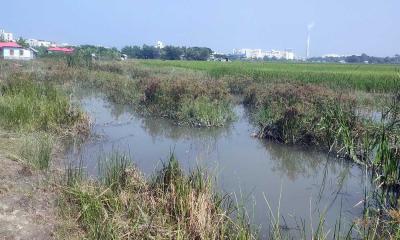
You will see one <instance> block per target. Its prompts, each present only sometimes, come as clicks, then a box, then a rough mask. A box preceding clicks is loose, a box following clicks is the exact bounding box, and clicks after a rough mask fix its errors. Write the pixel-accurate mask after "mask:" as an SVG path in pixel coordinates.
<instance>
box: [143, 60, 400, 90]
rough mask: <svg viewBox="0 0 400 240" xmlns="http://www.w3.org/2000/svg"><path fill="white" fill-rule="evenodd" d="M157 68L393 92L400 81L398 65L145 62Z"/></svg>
mask: <svg viewBox="0 0 400 240" xmlns="http://www.w3.org/2000/svg"><path fill="white" fill-rule="evenodd" d="M141 63H142V64H144V65H147V66H150V67H154V68H171V67H175V68H182V69H190V70H197V71H205V72H207V73H209V74H210V75H211V76H213V77H216V78H220V77H223V76H229V77H232V76H233V77H240V78H244V79H251V80H252V81H254V82H258V83H274V82H275V83H276V82H289V83H311V84H321V85H324V86H327V87H331V88H334V89H357V90H363V91H367V92H375V91H378V92H390V91H391V90H392V89H394V88H395V87H398V86H399V85H398V84H399V83H398V82H396V81H393V80H394V79H395V77H396V73H395V72H396V69H398V66H396V65H375V64H374V65H365V64H362V65H353V64H309V63H254V62H232V63H220V62H195V61H141Z"/></svg>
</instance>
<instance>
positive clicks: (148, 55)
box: [142, 44, 160, 59]
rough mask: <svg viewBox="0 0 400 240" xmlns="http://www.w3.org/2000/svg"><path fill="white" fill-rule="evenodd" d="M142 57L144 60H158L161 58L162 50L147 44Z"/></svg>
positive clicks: (143, 48)
mask: <svg viewBox="0 0 400 240" xmlns="http://www.w3.org/2000/svg"><path fill="white" fill-rule="evenodd" d="M142 56H143V58H144V59H157V58H159V57H160V49H158V48H156V47H153V46H148V45H146V44H145V45H143V47H142Z"/></svg>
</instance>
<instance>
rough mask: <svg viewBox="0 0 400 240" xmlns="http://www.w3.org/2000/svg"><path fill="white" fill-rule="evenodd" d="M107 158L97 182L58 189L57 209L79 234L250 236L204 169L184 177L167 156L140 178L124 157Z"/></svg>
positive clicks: (89, 236)
mask: <svg viewBox="0 0 400 240" xmlns="http://www.w3.org/2000/svg"><path fill="white" fill-rule="evenodd" d="M108 159H109V160H107V163H106V166H107V167H104V168H102V173H103V176H105V177H101V178H100V179H102V180H100V181H99V182H93V181H84V182H82V183H81V184H75V185H70V186H68V185H66V186H65V188H64V191H63V199H62V200H63V202H64V203H65V204H67V205H65V204H63V205H61V206H63V207H64V209H63V213H64V214H65V215H66V216H76V219H77V220H78V223H79V226H80V228H81V229H82V230H84V237H85V238H87V239H255V236H254V234H253V232H252V231H251V227H250V225H249V224H248V222H245V221H236V220H235V218H234V217H232V216H233V215H231V213H232V211H235V209H233V208H232V206H233V204H231V202H230V199H229V197H228V196H221V195H220V194H218V193H217V192H216V191H214V190H213V186H212V181H211V178H209V177H208V176H207V174H206V172H204V170H201V169H200V168H198V169H196V170H195V171H193V172H191V173H190V174H189V175H186V174H185V173H184V172H183V171H182V170H181V168H180V166H179V163H178V161H177V160H176V159H175V157H174V156H173V155H171V157H170V158H169V160H168V161H167V162H165V164H164V165H163V167H162V168H161V169H160V170H158V171H157V172H156V173H155V175H154V176H153V177H152V178H150V179H146V178H144V177H143V175H142V174H141V173H140V172H139V171H138V170H137V169H136V168H134V167H132V165H129V164H127V162H131V161H130V159H129V158H127V157H126V156H125V155H123V154H119V153H114V154H113V155H112V156H110V157H109V158H108ZM128 166H129V167H128ZM116 183H117V184H116ZM116 185H118V186H119V188H118V191H114V190H113V186H116ZM67 209H68V211H69V212H66V210H67ZM70 214H72V215H70Z"/></svg>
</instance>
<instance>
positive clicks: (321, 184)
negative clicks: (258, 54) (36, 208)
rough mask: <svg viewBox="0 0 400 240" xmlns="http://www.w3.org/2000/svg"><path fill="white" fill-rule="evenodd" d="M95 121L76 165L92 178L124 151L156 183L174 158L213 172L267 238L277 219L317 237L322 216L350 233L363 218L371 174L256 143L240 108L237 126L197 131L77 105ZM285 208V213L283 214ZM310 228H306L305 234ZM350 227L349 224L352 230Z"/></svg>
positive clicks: (76, 152) (100, 101)
mask: <svg viewBox="0 0 400 240" xmlns="http://www.w3.org/2000/svg"><path fill="white" fill-rule="evenodd" d="M77 101H79V102H80V104H81V106H82V108H83V109H84V110H85V111H87V112H88V114H89V115H90V117H91V119H92V120H93V121H94V126H93V136H92V137H91V138H90V139H89V140H88V141H87V142H85V143H84V144H83V145H82V146H80V147H79V148H71V150H70V151H69V159H71V160H74V161H79V160H81V161H82V162H83V165H84V167H86V169H87V171H88V173H89V175H92V176H95V175H96V174H97V169H98V168H97V161H98V159H99V157H101V156H104V155H106V154H107V153H109V152H111V151H114V150H118V151H121V152H125V153H128V154H130V156H131V157H132V158H133V159H134V161H135V164H136V165H137V166H138V167H139V169H141V170H142V171H143V172H144V173H145V174H147V175H148V176H149V175H150V174H151V173H153V172H154V170H155V169H157V168H159V167H160V165H161V162H162V161H164V160H166V159H167V158H168V156H169V154H170V153H171V152H174V153H175V155H176V156H177V158H178V160H179V161H180V163H181V165H182V167H183V168H184V169H186V170H189V169H192V168H194V167H196V166H199V165H200V166H203V167H206V168H207V169H208V170H209V171H210V172H211V174H213V175H215V176H216V180H217V184H218V187H219V188H220V189H221V190H222V191H223V192H225V193H232V195H233V196H235V197H236V198H237V201H238V202H239V203H241V202H245V205H246V207H247V212H248V214H249V216H250V218H251V219H253V223H254V224H255V225H256V226H260V229H261V230H260V234H261V235H262V236H263V238H265V237H266V236H267V232H268V226H269V225H270V214H271V212H270V210H269V208H268V204H267V201H268V203H269V205H270V206H271V209H272V211H273V214H274V215H275V217H276V215H277V212H278V210H279V214H280V215H281V218H280V219H281V220H280V224H281V226H282V228H285V229H287V230H290V231H292V232H293V234H298V231H299V230H300V229H302V228H303V227H305V228H306V229H307V232H308V234H310V233H311V231H312V230H311V225H310V222H313V223H314V224H313V225H314V230H315V228H316V225H317V224H318V221H319V219H320V216H322V215H324V216H325V221H326V222H325V231H328V230H329V229H331V232H333V231H334V226H335V223H336V222H337V221H338V220H339V216H340V215H341V224H342V228H345V227H344V226H346V223H350V222H351V221H353V220H354V219H355V218H356V217H359V216H361V214H362V209H363V204H358V203H359V202H360V201H361V200H362V199H363V197H364V192H363V191H364V187H365V182H364V180H365V176H364V175H365V173H364V171H362V169H361V168H360V167H358V166H356V165H354V164H351V163H349V162H348V161H344V160H340V159H336V158H333V157H328V156H327V154H324V153H320V152H317V151H313V150H311V149H302V148H299V147H291V146H284V145H279V144H275V143H272V142H269V141H262V140H259V139H255V138H252V137H251V133H252V132H254V131H255V129H254V127H253V126H252V125H251V124H250V122H249V118H248V116H247V113H246V111H245V109H244V108H243V107H242V106H237V107H236V108H235V111H236V114H237V117H238V119H237V121H235V122H234V123H232V124H230V125H229V126H227V127H223V128H212V129H205V128H190V127H182V126H177V125H174V124H173V123H171V121H169V120H166V119H159V118H148V117H142V116H140V115H138V114H137V113H135V112H134V111H133V110H132V109H131V108H129V107H127V106H122V105H116V104H112V103H109V102H108V101H107V100H106V99H105V98H103V97H102V96H101V95H98V96H95V95H90V96H85V97H80V98H77ZM279 206H280V207H279ZM303 224H305V226H303ZM348 225H349V224H348Z"/></svg>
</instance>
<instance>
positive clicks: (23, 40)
mask: <svg viewBox="0 0 400 240" xmlns="http://www.w3.org/2000/svg"><path fill="white" fill-rule="evenodd" d="M17 43H18V44H19V45H20V46H22V47H24V48H28V47H29V44H28V42H27V41H26V40H25V39H23V38H22V37H20V38H18V40H17Z"/></svg>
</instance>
